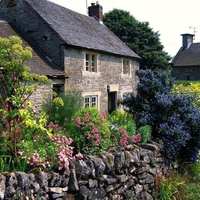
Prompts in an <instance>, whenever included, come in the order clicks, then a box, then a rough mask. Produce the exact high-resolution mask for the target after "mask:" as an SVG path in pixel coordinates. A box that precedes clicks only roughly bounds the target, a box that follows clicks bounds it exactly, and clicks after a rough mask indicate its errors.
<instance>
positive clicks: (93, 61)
mask: <svg viewBox="0 0 200 200" xmlns="http://www.w3.org/2000/svg"><path fill="white" fill-rule="evenodd" d="M85 70H86V71H88V72H97V55H96V54H90V53H86V55H85Z"/></svg>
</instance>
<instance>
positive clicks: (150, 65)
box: [104, 9, 171, 70]
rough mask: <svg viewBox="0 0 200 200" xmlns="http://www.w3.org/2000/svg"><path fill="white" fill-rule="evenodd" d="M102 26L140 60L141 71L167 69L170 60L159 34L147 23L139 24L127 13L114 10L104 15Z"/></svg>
mask: <svg viewBox="0 0 200 200" xmlns="http://www.w3.org/2000/svg"><path fill="white" fill-rule="evenodd" d="M104 24H105V25H106V26H107V27H108V28H109V29H110V30H111V31H112V32H114V33H115V35H117V36H118V37H119V38H120V39H121V40H122V41H124V42H125V43H126V44H127V45H128V46H129V47H130V48H131V49H132V50H133V51H134V52H136V53H137V54H138V55H139V56H140V57H141V58H142V59H141V60H140V68H141V69H151V70H160V69H161V70H163V69H164V70H165V69H169V61H170V59H171V58H170V56H169V55H168V54H167V53H166V52H165V51H164V46H163V45H162V44H161V42H160V38H159V36H160V35H159V33H158V32H154V31H153V30H152V28H150V27H149V23H148V22H139V21H138V20H137V19H135V18H134V17H133V16H132V15H131V14H130V13H129V12H127V11H123V10H120V9H114V10H112V11H110V12H108V13H105V14H104Z"/></svg>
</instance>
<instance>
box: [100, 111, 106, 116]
mask: <svg viewBox="0 0 200 200" xmlns="http://www.w3.org/2000/svg"><path fill="white" fill-rule="evenodd" d="M100 115H101V116H103V117H104V118H106V112H105V111H104V110H101V112H100Z"/></svg>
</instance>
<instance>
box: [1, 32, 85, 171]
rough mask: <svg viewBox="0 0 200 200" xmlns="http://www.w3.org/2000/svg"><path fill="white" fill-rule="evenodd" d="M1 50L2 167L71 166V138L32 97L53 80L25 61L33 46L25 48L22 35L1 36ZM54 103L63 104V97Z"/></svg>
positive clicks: (4, 168)
mask: <svg viewBox="0 0 200 200" xmlns="http://www.w3.org/2000/svg"><path fill="white" fill-rule="evenodd" d="M0 50H1V51H0V66H1V71H0V72H1V74H0V76H1V79H0V83H1V86H2V91H1V93H0V108H1V109H0V121H1V127H0V130H1V137H0V142H1V143H0V145H1V147H3V150H1V152H0V153H1V155H0V156H1V158H0V168H1V170H2V171H5V170H13V169H20V170H25V168H26V166H27V165H29V166H33V167H43V168H46V167H49V168H52V167H57V168H59V169H66V168H68V166H69V161H70V160H71V159H73V148H72V147H71V146H70V144H71V143H72V139H70V138H66V136H64V135H62V134H63V132H64V130H62V129H58V125H55V124H54V123H52V122H51V123H50V124H49V125H48V126H47V119H46V113H43V112H40V115H39V114H38V113H35V112H34V110H33V107H32V102H30V101H29V97H30V96H31V95H32V93H33V92H34V91H35V90H36V89H37V87H39V85H40V84H41V83H42V84H43V83H46V84H48V83H50V81H49V80H48V78H47V77H46V76H43V75H37V74H33V73H31V72H30V68H28V67H27V66H25V65H24V61H25V60H29V59H30V58H31V56H32V49H31V48H30V47H25V48H24V47H23V46H22V41H21V39H20V38H18V37H16V36H11V37H9V38H0ZM53 103H54V105H55V106H56V107H61V106H62V107H63V106H64V104H63V101H62V99H60V98H56V99H54V101H53ZM55 131H56V132H55ZM79 157H81V156H80V155H79Z"/></svg>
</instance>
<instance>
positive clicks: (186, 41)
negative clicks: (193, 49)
mask: <svg viewBox="0 0 200 200" xmlns="http://www.w3.org/2000/svg"><path fill="white" fill-rule="evenodd" d="M181 35H182V48H183V49H187V48H188V47H190V45H191V44H192V43H193V37H194V35H193V34H190V33H185V34H181Z"/></svg>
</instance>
